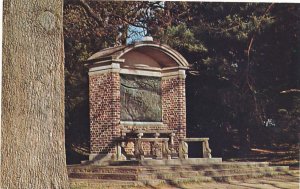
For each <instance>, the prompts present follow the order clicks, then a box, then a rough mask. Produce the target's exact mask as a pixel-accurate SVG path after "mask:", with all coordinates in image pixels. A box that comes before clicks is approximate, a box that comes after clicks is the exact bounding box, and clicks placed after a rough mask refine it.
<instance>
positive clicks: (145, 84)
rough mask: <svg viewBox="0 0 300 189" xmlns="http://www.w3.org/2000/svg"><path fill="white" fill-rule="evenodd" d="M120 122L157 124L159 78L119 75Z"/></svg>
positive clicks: (159, 110) (159, 108)
mask: <svg viewBox="0 0 300 189" xmlns="http://www.w3.org/2000/svg"><path fill="white" fill-rule="evenodd" d="M120 76H121V120H122V121H147V122H159V121H161V120H162V118H161V116H162V112H161V78H159V77H148V76H137V75H128V74H121V75H120Z"/></svg>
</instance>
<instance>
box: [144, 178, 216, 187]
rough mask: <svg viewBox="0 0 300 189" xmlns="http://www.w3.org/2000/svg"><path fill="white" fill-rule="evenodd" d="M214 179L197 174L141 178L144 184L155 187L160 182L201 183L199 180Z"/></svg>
mask: <svg viewBox="0 0 300 189" xmlns="http://www.w3.org/2000/svg"><path fill="white" fill-rule="evenodd" d="M212 181H214V180H213V179H212V178H211V177H205V176H197V177H190V178H174V179H147V180H141V182H142V183H144V184H145V185H146V186H152V187H155V188H156V186H158V185H161V184H177V185H178V184H184V183H201V182H212Z"/></svg>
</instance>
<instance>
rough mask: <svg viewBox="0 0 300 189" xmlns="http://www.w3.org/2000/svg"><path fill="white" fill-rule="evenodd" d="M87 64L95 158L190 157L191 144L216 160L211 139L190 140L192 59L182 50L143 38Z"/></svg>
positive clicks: (98, 55)
mask: <svg viewBox="0 0 300 189" xmlns="http://www.w3.org/2000/svg"><path fill="white" fill-rule="evenodd" d="M86 65H87V67H88V69H89V73H88V74H89V105H90V149H91V154H90V156H89V160H90V161H91V162H94V163H96V164H100V165H101V164H103V165H105V164H107V163H108V162H112V161H130V160H136V161H137V160H140V161H146V160H150V159H155V160H161V159H165V160H170V161H168V162H171V160H172V159H174V161H175V160H176V159H177V160H178V159H188V143H189V142H199V143H201V145H199V150H202V154H203V156H202V158H201V159H202V160H203V159H211V149H210V148H209V144H208V138H186V99H185V98H186V96H185V77H186V73H185V72H186V70H187V69H188V62H187V61H186V60H185V58H184V57H183V56H182V55H181V54H179V53H178V52H177V51H175V50H174V49H172V48H170V47H169V46H167V45H163V44H159V43H155V42H153V41H143V42H137V43H134V44H132V45H128V46H118V47H113V48H107V49H104V50H102V51H100V52H97V53H95V54H94V55H92V56H91V57H90V58H89V59H88V61H87V63H86ZM213 159H214V161H221V159H220V158H213ZM213 159H211V160H213Z"/></svg>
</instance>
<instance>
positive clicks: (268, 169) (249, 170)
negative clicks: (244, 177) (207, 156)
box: [199, 166, 289, 176]
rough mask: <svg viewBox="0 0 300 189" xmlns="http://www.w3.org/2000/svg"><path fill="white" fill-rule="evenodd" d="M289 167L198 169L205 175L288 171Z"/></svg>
mask: <svg viewBox="0 0 300 189" xmlns="http://www.w3.org/2000/svg"><path fill="white" fill-rule="evenodd" d="M288 170H289V167H283V166H281V167H278V166H277V167H255V168H247V169H214V170H205V171H199V173H200V174H201V175H205V176H226V175H230V174H239V173H269V172H270V173H272V172H274V171H288Z"/></svg>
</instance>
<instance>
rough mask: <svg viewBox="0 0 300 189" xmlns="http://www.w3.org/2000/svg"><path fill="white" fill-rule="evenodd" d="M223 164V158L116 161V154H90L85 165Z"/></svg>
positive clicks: (84, 162)
mask: <svg viewBox="0 0 300 189" xmlns="http://www.w3.org/2000/svg"><path fill="white" fill-rule="evenodd" d="M210 163H211V164H213V163H222V158H188V159H143V160H122V161H117V160H115V154H112V153H109V154H90V155H89V160H88V161H83V162H81V164H83V165H101V166H108V165H113V166H122V165H150V166H152V165H153V166H154V165H162V166H163V165H198V164H210Z"/></svg>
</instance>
